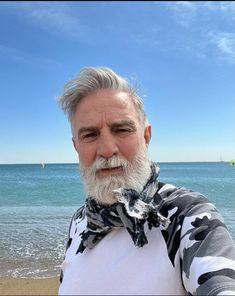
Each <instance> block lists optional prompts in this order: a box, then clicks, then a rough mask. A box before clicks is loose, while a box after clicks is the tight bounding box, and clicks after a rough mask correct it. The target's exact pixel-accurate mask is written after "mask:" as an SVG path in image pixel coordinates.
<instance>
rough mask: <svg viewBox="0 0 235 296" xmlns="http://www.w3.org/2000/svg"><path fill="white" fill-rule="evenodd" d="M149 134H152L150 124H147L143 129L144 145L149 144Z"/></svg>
mask: <svg viewBox="0 0 235 296" xmlns="http://www.w3.org/2000/svg"><path fill="white" fill-rule="evenodd" d="M151 135H152V128H151V125H149V124H148V125H147V126H146V127H145V130H144V139H145V143H146V145H148V144H149V142H150V140H151Z"/></svg>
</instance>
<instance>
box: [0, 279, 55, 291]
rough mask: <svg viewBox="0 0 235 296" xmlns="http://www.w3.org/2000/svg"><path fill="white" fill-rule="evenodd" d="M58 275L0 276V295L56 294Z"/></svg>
mask: <svg viewBox="0 0 235 296" xmlns="http://www.w3.org/2000/svg"><path fill="white" fill-rule="evenodd" d="M59 285H60V280H59V277H58V276H57V277H51V278H38V279H35V278H13V277H0V295H58V289H59Z"/></svg>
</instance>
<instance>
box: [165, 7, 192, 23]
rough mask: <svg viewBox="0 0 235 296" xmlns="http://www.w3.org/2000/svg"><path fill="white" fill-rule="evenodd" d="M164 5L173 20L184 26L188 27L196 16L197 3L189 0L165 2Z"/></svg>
mask: <svg viewBox="0 0 235 296" xmlns="http://www.w3.org/2000/svg"><path fill="white" fill-rule="evenodd" d="M166 5H167V8H168V9H169V10H170V11H171V12H172V14H173V18H174V19H175V21H176V22H177V23H178V24H180V25H182V26H184V27H188V26H189V25H190V24H191V23H192V21H193V20H194V19H195V18H196V16H197V4H196V3H193V2H191V1H175V2H167V3H166Z"/></svg>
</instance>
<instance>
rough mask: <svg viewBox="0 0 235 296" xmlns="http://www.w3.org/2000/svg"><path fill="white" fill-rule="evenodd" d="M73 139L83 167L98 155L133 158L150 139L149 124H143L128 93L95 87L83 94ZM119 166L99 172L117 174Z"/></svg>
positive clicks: (74, 124) (74, 120) (128, 159)
mask: <svg viewBox="0 0 235 296" xmlns="http://www.w3.org/2000/svg"><path fill="white" fill-rule="evenodd" d="M73 131H74V132H73V133H74V136H73V141H74V146H75V149H76V150H77V152H78V154H79V161H80V164H82V165H83V166H84V167H90V166H91V165H92V164H93V163H94V161H95V160H96V159H97V158H99V157H104V158H110V157H112V156H113V155H116V156H121V157H123V158H125V159H126V160H127V161H130V162H131V161H132V160H133V158H134V157H135V155H136V154H137V152H138V151H139V150H141V149H144V148H145V147H146V145H147V144H148V143H149V141H150V127H149V126H148V127H146V128H144V127H143V123H142V124H141V123H140V119H139V115H138V113H137V111H136V109H135V106H134V104H133V102H132V101H131V99H130V97H129V95H128V94H127V93H125V92H119V91H115V90H109V89H104V90H98V91H96V92H94V93H92V94H90V95H88V96H87V97H85V98H83V99H82V100H81V102H80V103H79V104H78V106H77V109H76V112H75V115H74V118H73ZM120 173H121V169H119V168H117V169H110V170H101V171H100V172H99V174H100V175H104V176H106V175H116V174H120Z"/></svg>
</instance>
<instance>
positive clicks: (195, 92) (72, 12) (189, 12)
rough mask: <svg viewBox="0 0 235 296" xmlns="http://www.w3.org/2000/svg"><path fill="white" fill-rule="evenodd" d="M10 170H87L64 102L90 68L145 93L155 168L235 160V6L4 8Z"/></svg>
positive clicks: (1, 95)
mask: <svg viewBox="0 0 235 296" xmlns="http://www.w3.org/2000/svg"><path fill="white" fill-rule="evenodd" d="M0 37H1V38H0V85H1V92H0V135H1V137H0V163H37V162H77V155H76V153H75V151H74V150H73V146H72V142H71V132H70V126H69V123H68V121H67V119H66V117H65V115H64V114H63V113H62V111H61V110H60V109H59V107H58V105H57V103H56V97H58V96H59V95H60V94H61V92H62V89H63V86H64V84H65V83H66V82H67V81H68V80H70V79H72V78H74V77H75V76H76V75H77V74H78V72H79V71H80V69H81V68H82V67H86V66H106V67H111V68H112V69H113V70H115V71H116V72H117V73H119V74H120V75H122V76H124V77H127V78H129V79H131V81H133V82H134V83H136V84H137V85H138V87H139V93H140V95H141V96H142V97H143V99H144V102H145V106H146V113H147V115H148V118H149V121H150V123H151V125H152V130H153V134H152V141H151V145H150V150H149V153H150V158H151V159H152V160H154V161H158V162H164V161H218V160H220V159H221V158H222V159H223V160H230V159H232V158H235V2H233V1H228V2H214V1H209V2H190V1H183V2H182V1H175V2H161V1H155V2H153V1H149V2H148V1H138V2H135V1H123V2H118V1H114V2H112V1H111V2H106V1H105V2H103V1H98V2H92V1H91V2H87V1H84V2H83V1H79V2H63V1H62V2H49V1H48V2H20V1H17V2H4V1H2V2H1V3H0Z"/></svg>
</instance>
